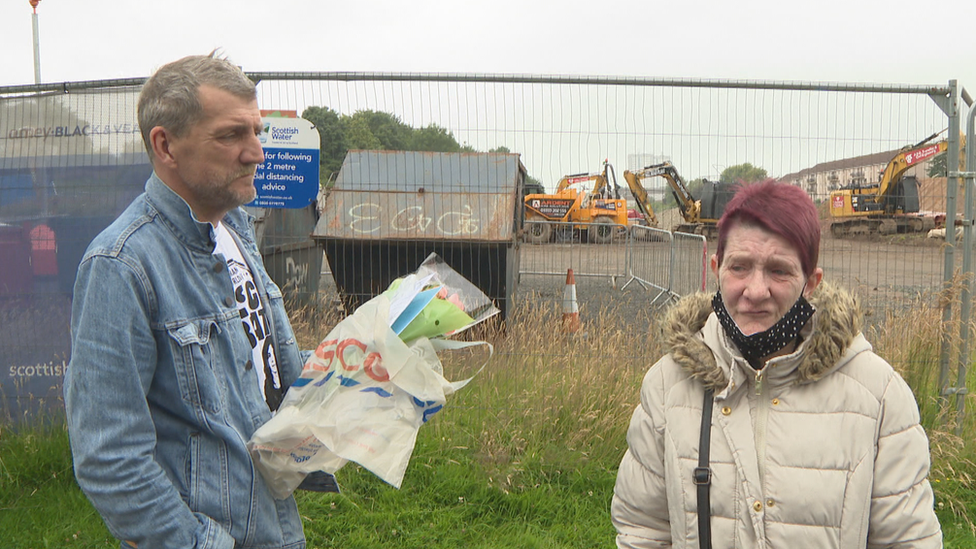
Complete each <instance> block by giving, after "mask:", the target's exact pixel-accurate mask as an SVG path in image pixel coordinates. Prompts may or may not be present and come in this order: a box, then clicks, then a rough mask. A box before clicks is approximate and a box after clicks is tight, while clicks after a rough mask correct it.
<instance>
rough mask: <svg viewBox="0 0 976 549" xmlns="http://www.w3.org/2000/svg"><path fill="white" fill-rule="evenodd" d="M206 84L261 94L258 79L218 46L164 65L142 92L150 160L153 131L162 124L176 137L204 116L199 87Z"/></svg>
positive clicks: (239, 92) (142, 120) (244, 95)
mask: <svg viewBox="0 0 976 549" xmlns="http://www.w3.org/2000/svg"><path fill="white" fill-rule="evenodd" d="M204 84H206V85H208V86H213V87H215V88H217V89H219V90H223V91H226V92H229V93H231V94H233V95H235V96H237V97H241V98H244V99H249V100H250V99H256V98H257V89H256V88H255V86H254V82H252V81H251V80H250V79H249V78H248V77H247V75H245V74H244V71H242V70H241V69H240V68H239V67H237V66H235V65H234V64H233V63H231V62H230V61H228V60H227V59H226V58H223V57H220V56H218V53H217V50H214V51H212V52H210V54H209V55H191V56H188V57H184V58H182V59H178V60H176V61H173V62H171V63H167V64H166V65H163V66H162V67H160V68H159V69H158V70H157V71H156V72H155V73H154V74H153V75H152V76H151V77H150V78H149V80H147V81H146V83H145V85H143V87H142V92H141V93H140V94H139V110H138V116H139V128H140V130H141V132H142V141H143V143H144V144H145V146H146V152H148V153H149V161H150V162H152V161H153V158H154V156H155V155H154V154H153V150H152V143H151V142H150V139H149V132H151V131H152V129H153V128H155V127H156V126H162V127H163V128H166V130H167V131H169V132H171V133H172V134H173V135H174V136H176V137H182V136H184V135H186V134H187V132H189V131H190V128H192V127H193V125H194V124H196V123H197V122H199V121H200V118H201V117H202V116H203V107H202V105H200V99H199V97H198V95H197V90H198V89H199V88H200V86H202V85H204Z"/></svg>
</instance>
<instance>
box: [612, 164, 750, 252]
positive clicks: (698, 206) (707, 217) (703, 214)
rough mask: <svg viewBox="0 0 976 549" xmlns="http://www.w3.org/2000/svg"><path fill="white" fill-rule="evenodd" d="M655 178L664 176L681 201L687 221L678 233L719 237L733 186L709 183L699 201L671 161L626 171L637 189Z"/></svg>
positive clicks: (733, 192)
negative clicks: (719, 224)
mask: <svg viewBox="0 0 976 549" xmlns="http://www.w3.org/2000/svg"><path fill="white" fill-rule="evenodd" d="M651 177H662V178H664V180H665V181H667V182H668V186H669V187H671V195H672V196H673V197H674V200H675V202H677V204H678V210H679V211H680V212H681V218H682V219H683V220H684V223H680V224H679V225H678V226H677V227H674V228H673V229H674V231H675V232H681V233H691V234H700V235H703V236H705V237H706V238H715V237H716V236H718V226H717V224H718V220H719V218H720V217H722V212H723V211H725V205H726V204H728V202H729V200H730V199H731V198H732V195H733V194H735V186H734V185H733V184H731V183H721V182H715V181H708V180H706V181H705V184H704V186H703V187H702V199H701V200H698V199H696V198H695V197H694V196H693V195H692V194H691V191H689V190H688V186H687V185H686V184H685V181H684V179H682V178H681V176H680V175H678V170H677V169H676V168H675V167H674V165H673V164H671V163H670V162H662V163H660V164H654V165H651V166H645V167H644V168H642V169H640V170H637V171H636V172H631V171H625V172H624V179H625V180H626V181H627V184H628V185H629V186H630V188H631V189H633V188H634V187H639V188H642V189H643V184H642V182H643V180H644V179H648V178H651ZM638 203H639V201H638Z"/></svg>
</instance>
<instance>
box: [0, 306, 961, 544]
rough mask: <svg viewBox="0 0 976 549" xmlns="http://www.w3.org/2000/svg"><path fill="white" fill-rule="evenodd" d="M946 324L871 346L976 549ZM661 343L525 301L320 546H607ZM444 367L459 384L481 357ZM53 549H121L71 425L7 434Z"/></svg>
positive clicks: (303, 332) (342, 498)
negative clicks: (87, 484)
mask: <svg viewBox="0 0 976 549" xmlns="http://www.w3.org/2000/svg"><path fill="white" fill-rule="evenodd" d="M339 314H340V313H339V312H338V311H335V310H328V309H325V310H324V312H323V310H322V309H318V310H317V311H316V312H314V313H313V312H312V311H311V310H309V309H305V310H297V311H296V312H295V313H294V318H293V326H294V327H295V328H296V334H297V336H298V338H299V341H300V343H301V346H302V348H314V346H315V345H317V344H318V342H319V340H320V339H321V338H322V337H324V336H325V334H326V333H327V332H328V331H329V329H330V328H331V327H332V326H334V324H335V323H336V322H338V321H339V319H340V316H339ZM940 319H941V312H940V310H939V309H937V308H933V307H932V306H931V305H929V304H927V303H924V302H922V301H919V302H918V303H916V304H913V306H912V307H910V308H909V309H907V310H906V311H905V312H904V314H901V315H898V316H897V317H895V316H892V317H891V318H887V319H885V321H884V322H882V323H881V324H880V326H881V327H880V328H879V329H876V330H873V331H872V333H870V334H868V335H869V338H870V339H871V340H872V341H873V343H874V344H875V347H876V350H877V351H878V352H879V354H881V356H883V357H885V358H887V359H888V360H889V361H890V362H891V363H892V364H893V365H894V366H895V367H896V369H898V370H899V372H901V374H902V375H903V376H904V377H905V379H906V380H907V381H908V382H909V384H910V385H911V386H912V388H913V390H914V391H915V394H916V397H917V399H918V401H919V404H920V407H921V413H922V421H923V424H924V425H925V427H926V429H927V432H928V434H929V437H930V441H931V448H932V462H933V467H932V474H931V478H932V482H933V487H934V488H935V492H936V499H937V505H938V510H937V512H938V514H939V517H940V520H941V521H942V524H943V528H944V530H945V534H946V547H957V548H971V549H976V529H974V524H973V521H974V517H976V485H974V482H973V479H974V478H976V466H974V462H976V459H974V456H976V428H974V424H976V422H974V421H973V420H974V418H971V417H968V418H966V419H965V421H963V422H962V423H961V424H959V425H961V428H962V432H961V435H957V434H956V433H955V428H956V426H957V423H956V422H957V421H958V419H959V418H957V417H955V416H954V415H953V414H952V413H949V412H946V411H943V409H942V408H941V407H940V401H939V399H938V387H937V385H938V357H939V349H940V340H939V336H940ZM655 330H656V328H655V326H653V325H642V326H635V325H633V324H629V325H628V324H626V323H624V322H622V321H621V319H620V318H617V317H614V316H611V315H609V314H607V313H595V314H592V315H586V316H585V317H584V318H583V327H582V329H581V330H580V331H579V332H578V333H576V334H565V333H563V332H562V325H561V314H560V312H559V311H558V310H557V309H556V306H555V305H553V304H551V303H547V302H545V301H543V300H540V299H528V300H524V301H523V302H522V303H521V304H519V305H518V306H517V307H516V308H515V310H514V311H513V312H512V315H511V318H510V319H509V321H508V322H507V323H506V325H505V326H500V325H498V324H494V325H489V326H485V327H482V328H480V329H479V330H478V331H477V332H476V333H472V334H466V335H465V337H469V338H472V339H486V340H488V341H490V342H492V343H493V345H494V346H495V354H494V356H493V357H492V359H491V361H490V362H489V364H488V366H487V367H486V368H485V369H484V370H483V371H481V372H480V373H479V374H478V375H477V376H476V377H475V378H474V380H473V381H472V382H471V383H470V384H469V385H468V386H467V387H465V388H464V389H462V390H461V391H459V392H458V393H457V394H455V395H453V396H451V397H450V398H449V400H448V404H447V406H446V407H445V409H444V410H443V411H441V412H439V413H438V414H436V415H435V416H434V417H433V419H432V420H431V421H430V422H429V423H428V424H426V425H424V426H423V427H422V428H421V429H420V433H419V436H418V439H417V446H416V448H415V450H414V453H413V457H412V458H411V462H410V466H409V468H408V469H407V474H406V478H405V479H404V482H403V486H402V488H401V489H400V490H396V489H393V488H392V487H390V486H388V485H386V484H384V483H383V482H382V481H380V480H378V479H377V478H376V477H375V476H374V475H372V474H371V473H369V472H368V471H365V470H363V469H362V468H360V467H358V466H356V465H355V464H349V465H347V466H346V467H344V468H343V469H342V470H340V471H339V473H338V474H337V478H338V480H339V483H340V485H341V486H342V488H343V493H342V494H340V495H335V494H318V493H299V494H297V498H298V501H299V509H300V510H301V512H302V516H303V520H304V524H305V532H306V536H307V537H308V540H309V547H310V548H320V547H374V546H383V547H399V548H406V547H424V548H430V549H438V548H447V547H485V548H488V547H491V548H505V547H518V548H586V547H594V548H595V547H607V546H611V545H612V543H613V536H614V531H613V527H612V526H611V524H610V518H609V503H610V498H611V496H612V491H613V484H614V481H615V477H616V467H617V464H618V463H619V460H620V458H621V456H622V455H623V452H624V449H625V447H626V441H625V434H626V429H627V425H628V422H629V419H630V416H631V414H632V412H633V409H634V407H635V406H636V405H637V403H638V389H639V385H640V382H641V379H642V377H643V375H644V373H645V372H646V370H647V369H648V368H649V367H650V365H651V364H652V363H653V362H654V361H656V360H657V359H658V358H659V357H660V355H661V354H662V352H663V351H662V349H661V347H660V342H659V338H658V337H656V335H655ZM955 333H958V330H955ZM442 358H443V361H444V368H445V375H446V376H447V377H448V378H449V379H451V380H458V379H463V378H467V377H469V376H471V375H472V374H474V372H475V370H476V369H477V367H478V366H480V364H481V363H482V362H483V360H484V353H483V351H481V350H474V351H471V352H466V351H462V352H452V353H445V354H444V356H442ZM972 382H973V379H972V376H970V384H971V385H972ZM966 398H972V397H970V396H967V397H966ZM50 546H54V547H62V546H65V547H111V546H117V543H115V542H113V541H112V540H111V538H110V536H109V535H108V533H107V530H105V527H104V525H103V524H101V521H100V520H98V518H97V513H95V512H94V510H93V509H92V508H91V506H90V505H89V504H88V503H87V501H86V500H85V498H84V496H83V495H82V494H81V492H80V490H78V488H77V486H76V485H75V483H74V479H73V477H72V475H71V468H70V456H69V454H68V448H67V437H66V433H65V432H64V428H63V426H61V425H59V424H56V423H48V424H46V426H40V427H37V428H33V429H24V430H22V431H20V432H17V433H13V432H11V431H10V430H9V429H6V430H3V431H0V547H4V548H6V547H50Z"/></svg>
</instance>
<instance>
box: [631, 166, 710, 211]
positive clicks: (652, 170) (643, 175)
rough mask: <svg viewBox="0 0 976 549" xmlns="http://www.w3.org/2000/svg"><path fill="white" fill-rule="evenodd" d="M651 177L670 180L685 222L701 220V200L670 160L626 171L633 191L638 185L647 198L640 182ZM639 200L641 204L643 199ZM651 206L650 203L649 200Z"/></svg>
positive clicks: (670, 185)
mask: <svg viewBox="0 0 976 549" xmlns="http://www.w3.org/2000/svg"><path fill="white" fill-rule="evenodd" d="M649 177H663V178H664V180H665V181H667V182H668V186H669V187H671V194H672V196H674V200H675V202H677V203H678V209H679V210H680V211H681V217H682V218H684V220H685V222H687V223H698V222H699V221H700V219H701V202H699V201H698V200H695V197H694V196H692V195H691V192H690V191H688V187H687V186H686V185H685V182H684V180H683V179H681V176H680V175H678V170H676V169H675V167H674V165H672V164H671V163H670V162H662V163H660V164H654V165H652V166H646V167H644V168H642V169H640V170H638V171H637V172H636V173H633V172H630V171H626V172H624V179H626V180H627V185H629V186H630V190H631V192H634V187H637V188H639V189H640V190H641V191H642V192H643V195H644V197H645V199H646V197H647V191H645V190H644V186H643V185H641V183H640V182H641V181H642V180H644V179H647V178H649ZM634 197H635V198H636V197H637V194H634ZM637 202H638V204H640V202H641V200H640V199H639V198H638V201H637ZM649 206H650V203H649V202H648V207H649Z"/></svg>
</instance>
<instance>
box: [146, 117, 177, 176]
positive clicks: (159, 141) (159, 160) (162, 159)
mask: <svg viewBox="0 0 976 549" xmlns="http://www.w3.org/2000/svg"><path fill="white" fill-rule="evenodd" d="M149 144H150V145H152V152H153V165H157V164H161V165H162V166H165V167H168V168H172V167H175V166H176V158H175V157H174V156H173V151H172V147H173V134H172V133H170V132H168V131H166V128H164V127H162V126H155V127H154V128H153V129H151V130H149Z"/></svg>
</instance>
